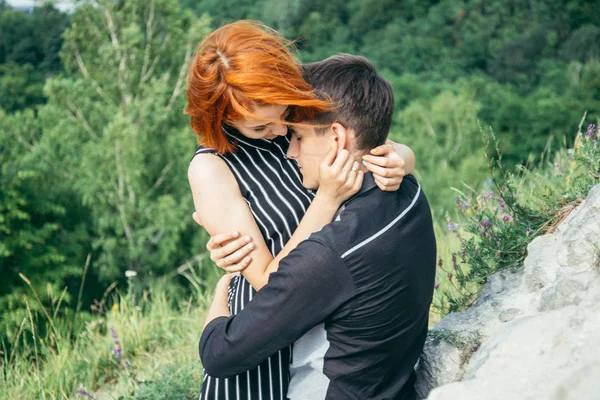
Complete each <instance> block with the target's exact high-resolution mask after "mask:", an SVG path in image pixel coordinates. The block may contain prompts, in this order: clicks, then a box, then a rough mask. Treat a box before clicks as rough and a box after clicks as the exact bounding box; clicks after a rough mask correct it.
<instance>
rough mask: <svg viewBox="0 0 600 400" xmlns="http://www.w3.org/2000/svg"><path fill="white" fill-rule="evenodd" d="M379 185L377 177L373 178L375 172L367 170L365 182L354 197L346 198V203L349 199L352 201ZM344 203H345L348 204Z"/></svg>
mask: <svg viewBox="0 0 600 400" xmlns="http://www.w3.org/2000/svg"><path fill="white" fill-rule="evenodd" d="M376 187H377V184H376V183H375V178H373V173H372V172H365V177H364V178H363V183H362V186H361V187H360V190H359V191H358V192H357V193H356V194H355V195H354V196H352V197H350V198H349V199H348V200H346V203H348V202H349V201H351V200H352V199H354V198H356V197H359V196H362V195H363V194H364V193H367V192H369V191H371V190H373V189H375V188H376ZM346 203H344V204H346Z"/></svg>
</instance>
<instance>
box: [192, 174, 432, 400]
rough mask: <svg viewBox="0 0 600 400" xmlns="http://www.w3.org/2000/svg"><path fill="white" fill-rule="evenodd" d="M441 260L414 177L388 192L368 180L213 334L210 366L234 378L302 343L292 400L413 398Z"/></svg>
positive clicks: (208, 337)
mask: <svg viewBox="0 0 600 400" xmlns="http://www.w3.org/2000/svg"><path fill="white" fill-rule="evenodd" d="M435 254H436V248H435V237H434V233H433V225H432V220H431V213H430V210H429V205H428V203H427V200H426V198H425V196H424V194H423V192H422V191H421V188H420V186H419V185H418V184H417V182H416V180H415V179H414V177H412V176H408V177H406V178H405V179H404V181H403V183H402V185H401V186H400V189H399V190H398V191H396V192H383V191H380V190H377V189H376V186H375V183H374V181H373V178H372V176H371V175H370V174H367V175H365V181H364V183H363V187H362V189H361V191H360V192H359V193H358V194H357V195H356V196H354V197H353V198H352V199H350V200H349V201H348V202H347V203H346V204H345V205H344V206H343V207H342V209H340V211H339V212H338V215H337V216H336V218H335V220H334V221H333V222H332V223H331V224H329V225H327V226H326V227H325V228H323V230H321V231H320V232H317V233H315V234H313V235H311V236H310V237H309V238H308V239H307V240H305V241H304V242H302V243H301V244H300V245H299V246H298V247H297V248H296V249H295V250H294V251H292V252H291V253H290V254H289V255H288V256H287V257H286V258H284V259H283V260H281V262H280V264H279V270H278V271H277V272H275V273H273V274H271V277H270V279H269V283H268V285H266V286H265V287H264V288H263V289H262V290H261V291H260V292H258V293H257V294H256V296H255V297H254V298H253V300H252V302H250V304H248V305H247V307H246V308H244V310H242V312H240V313H239V314H238V315H236V316H232V317H229V318H225V317H222V318H217V319H215V320H214V321H212V322H211V323H210V324H209V325H208V326H207V327H206V329H205V331H204V332H203V334H202V338H201V342H200V353H201V358H202V361H203V363H204V367H205V368H206V370H207V371H208V373H209V374H211V375H212V376H217V377H227V376H231V375H235V374H237V373H239V372H241V371H245V370H248V369H250V368H252V367H254V366H256V365H258V364H259V363H260V362H261V361H263V360H264V359H265V358H266V357H268V356H269V355H270V354H272V353H273V352H274V351H276V350H277V349H280V348H283V347H285V346H286V345H289V344H291V343H294V342H296V343H295V345H294V352H293V362H292V368H291V374H292V378H291V382H290V388H289V392H288V397H290V398H291V399H319V398H322V399H361V400H364V399H397V398H410V397H411V396H412V395H413V388H412V387H411V386H412V380H411V379H412V375H413V373H414V372H413V368H414V365H415V363H416V361H417V359H418V357H419V355H420V353H421V351H422V348H423V344H424V341H425V336H426V333H427V322H428V312H429V306H430V303H431V299H432V295H433V284H434V275H435Z"/></svg>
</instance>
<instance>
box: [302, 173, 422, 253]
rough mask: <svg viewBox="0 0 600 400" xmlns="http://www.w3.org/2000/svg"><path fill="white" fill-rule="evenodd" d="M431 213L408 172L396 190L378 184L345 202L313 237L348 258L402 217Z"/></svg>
mask: <svg viewBox="0 0 600 400" xmlns="http://www.w3.org/2000/svg"><path fill="white" fill-rule="evenodd" d="M423 212H427V213H429V205H428V203H427V200H426V198H425V197H424V194H423V191H422V189H421V186H420V185H419V183H418V182H417V180H416V178H415V177H414V176H412V175H407V176H406V177H405V178H404V180H403V182H402V184H401V185H400V189H398V191H396V192H384V191H382V190H380V189H379V188H374V189H372V190H371V191H369V192H366V193H364V194H362V195H361V196H358V197H356V198H354V199H352V201H349V202H347V203H346V204H344V205H343V206H342V207H341V208H340V210H339V211H338V213H337V214H336V216H335V217H334V220H333V221H332V222H331V223H329V224H328V225H326V226H325V227H324V228H323V229H321V230H320V231H319V232H316V233H313V234H311V235H310V237H309V238H310V239H312V240H315V241H318V242H320V243H323V244H324V245H326V246H328V247H329V248H330V249H331V250H332V251H334V252H335V253H337V254H339V255H340V257H341V258H342V259H344V258H346V256H347V255H349V254H350V253H351V252H353V250H355V249H357V248H359V247H362V246H364V244H366V243H368V242H370V241H373V240H375V239H376V238H377V237H379V236H380V235H383V234H386V233H387V234H389V233H388V231H390V230H391V229H392V228H393V227H394V225H396V224H397V223H399V222H400V221H401V220H402V219H411V218H414V216H413V215H412V214H414V213H423Z"/></svg>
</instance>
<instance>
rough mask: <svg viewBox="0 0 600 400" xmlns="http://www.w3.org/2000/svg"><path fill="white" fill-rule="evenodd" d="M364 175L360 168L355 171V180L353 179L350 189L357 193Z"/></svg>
mask: <svg viewBox="0 0 600 400" xmlns="http://www.w3.org/2000/svg"><path fill="white" fill-rule="evenodd" d="M364 177H365V173H364V172H363V171H361V170H358V171H356V180H355V181H354V186H353V187H352V190H353V191H354V192H355V193H358V191H359V190H360V188H361V187H362V184H363V179H364Z"/></svg>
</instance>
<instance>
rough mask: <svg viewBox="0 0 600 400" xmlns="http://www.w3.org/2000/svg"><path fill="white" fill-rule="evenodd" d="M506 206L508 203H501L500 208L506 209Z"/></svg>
mask: <svg viewBox="0 0 600 400" xmlns="http://www.w3.org/2000/svg"><path fill="white" fill-rule="evenodd" d="M505 207H506V204H504V203H500V209H501V210H502V211H504V208H505Z"/></svg>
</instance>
